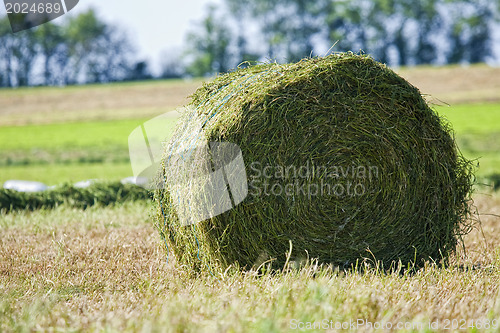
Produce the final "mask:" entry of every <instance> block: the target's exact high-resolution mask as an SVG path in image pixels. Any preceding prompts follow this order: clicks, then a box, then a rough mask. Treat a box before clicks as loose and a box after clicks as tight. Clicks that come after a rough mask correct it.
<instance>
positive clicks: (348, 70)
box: [155, 53, 473, 269]
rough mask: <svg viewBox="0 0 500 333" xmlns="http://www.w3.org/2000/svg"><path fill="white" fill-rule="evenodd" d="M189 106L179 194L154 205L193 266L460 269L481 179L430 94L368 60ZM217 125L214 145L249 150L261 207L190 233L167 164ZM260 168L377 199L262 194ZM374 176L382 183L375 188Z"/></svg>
mask: <svg viewBox="0 0 500 333" xmlns="http://www.w3.org/2000/svg"><path fill="white" fill-rule="evenodd" d="M190 107H191V110H192V111H191V112H189V111H187V112H186V113H185V114H184V116H183V118H182V120H181V121H180V122H179V124H178V127H177V131H176V133H175V134H174V136H173V138H172V140H171V141H170V142H169V144H168V145H167V147H166V149H165V152H166V154H165V157H164V164H163V169H162V177H163V178H165V179H164V180H165V181H166V184H167V185H166V188H165V189H164V190H157V191H156V193H155V198H156V202H157V203H158V205H157V206H158V214H157V225H158V227H159V229H160V232H161V234H162V236H163V237H164V239H166V243H167V245H168V248H169V251H171V252H173V254H174V255H175V257H176V259H177V261H178V262H179V263H180V264H184V265H188V266H190V267H193V268H195V269H205V268H206V267H207V266H208V267H221V268H224V267H227V266H228V265H231V264H236V265H238V266H239V267H242V268H245V269H249V268H251V267H256V266H258V265H259V264H261V263H262V262H264V261H266V260H269V259H270V260H272V262H273V265H274V267H278V268H279V267H283V265H284V264H285V262H286V261H287V253H289V252H290V251H291V256H290V258H289V260H294V261H296V262H297V261H301V260H304V259H307V258H311V259H312V258H318V260H319V261H320V262H325V263H332V264H334V265H338V266H341V267H346V266H350V265H352V264H355V262H356V261H357V260H359V259H363V258H370V259H372V260H373V259H374V258H376V261H378V262H380V263H382V264H383V265H384V267H389V266H390V265H391V264H393V263H394V262H397V261H399V260H400V261H401V262H402V263H403V265H407V264H410V263H413V264H414V265H416V266H417V267H420V266H422V265H423V263H424V262H425V261H426V260H429V259H432V260H437V261H440V260H442V259H447V258H448V257H449V256H450V255H451V254H452V253H453V252H454V251H455V249H456V246H457V243H458V240H459V239H460V236H461V235H463V234H465V233H467V232H469V231H470V228H471V225H470V222H468V217H469V213H470V211H469V201H470V194H471V188H472V178H473V176H472V170H471V168H472V167H471V163H470V162H469V161H467V160H465V159H464V158H463V157H462V155H461V154H460V152H459V151H458V150H457V147H456V144H455V141H454V138H453V135H452V131H451V128H450V127H449V125H447V124H446V123H445V122H444V121H443V120H442V119H440V118H439V116H438V115H437V114H436V112H434V111H433V110H432V109H430V108H429V107H428V106H427V104H426V102H425V101H424V99H423V98H422V96H421V94H420V92H419V91H418V89H417V88H415V87H414V86H412V85H411V84H409V83H408V82H407V81H405V80H404V79H403V78H401V77H400V76H398V75H397V74H395V73H394V72H393V71H392V70H391V69H389V68H387V67H386V66H385V65H383V64H380V63H378V62H376V61H374V60H373V59H372V58H370V57H369V56H366V55H355V54H351V53H346V54H335V55H331V56H328V57H324V58H313V59H304V60H302V61H300V62H298V63H293V64H285V65H279V64H265V65H258V66H253V67H250V68H246V69H240V70H237V71H235V72H232V73H229V74H226V75H222V76H220V77H217V78H216V79H215V80H214V81H213V82H210V83H206V84H205V85H204V86H203V87H201V88H199V89H198V90H197V91H196V92H195V94H194V95H193V96H192V102H191V103H190ZM205 120H208V121H207V122H206V123H205V124H204V125H203V127H202V130H201V133H200V134H201V136H200V138H201V140H202V142H214V141H215V142H219V141H220V142H231V143H236V144H238V145H239V147H240V148H241V151H242V155H243V158H244V161H245V166H246V171H247V175H248V181H249V183H250V184H251V185H250V188H249V192H250V193H251V194H249V195H248V197H247V198H246V199H245V200H244V201H243V202H242V203H241V204H239V205H237V206H236V207H234V208H233V209H231V210H230V211H227V212H225V213H224V214H222V215H219V216H216V217H214V218H211V219H209V220H205V221H203V222H200V223H197V224H194V225H188V226H183V225H181V224H180V222H179V219H178V217H177V214H176V206H175V203H174V202H173V199H172V194H171V193H170V192H169V180H170V179H168V178H169V177H171V175H172V173H171V172H170V173H169V172H168V170H167V165H168V161H167V160H168V158H169V152H171V151H172V150H175V149H176V145H178V143H179V142H182V141H183V140H185V139H187V138H189V136H190V135H192V129H193V128H196V126H197V125H196V124H200V123H201V124H203V123H204V121H205ZM193 124H195V125H193ZM256 162H258V163H259V164H260V165H261V166H266V165H270V166H273V170H278V169H280V168H283V170H286V168H287V167H290V166H295V167H296V168H298V167H300V166H306V165H309V166H310V169H309V172H308V173H307V176H306V177H301V178H300V177H299V178H300V179H297V176H296V175H293V174H292V173H291V172H289V174H288V175H285V176H283V177H281V176H280V175H279V174H278V175H277V176H276V175H275V176H274V177H273V178H272V179H271V180H269V179H268V180H267V181H268V182H269V181H270V184H278V185H277V186H285V185H286V184H290V183H294V182H298V184H299V185H304V186H307V185H308V184H318V183H321V182H322V181H323V184H324V183H328V184H330V185H331V186H334V185H336V184H339V183H341V184H343V186H344V189H345V188H346V186H347V183H349V182H350V183H351V184H353V186H355V185H358V184H361V185H359V186H362V187H363V188H364V194H363V195H359V196H357V195H352V194H351V195H343V196H340V195H316V196H310V195H307V194H304V193H301V192H300V191H299V192H298V193H293V194H292V195H286V194H282V195H264V194H263V193H261V194H260V195H259V194H258V193H257V189H259V188H260V189H261V190H262V186H263V185H262V184H263V183H264V181H266V179H264V176H263V175H260V176H259V174H258V173H257V172H252V170H251V168H250V166H251V165H252V163H256ZM311 166H314V167H311ZM322 167H326V169H325V168H322ZM359 167H364V168H365V173H364V175H360V174H359V173H360V172H361V171H360V169H359ZM369 167H373V168H374V169H373V170H375V169H376V170H377V173H376V174H375V172H374V171H373V172H372V174H371V176H370V175H369V174H368V173H367V172H366V170H369ZM348 168H351V169H348ZM290 170H291V169H289V171H290ZM332 170H337V171H339V170H340V171H342V170H344V171H345V170H356V172H354V173H352V174H351V173H349V174H344V175H342V174H340V175H339V174H337V176H335V175H333V176H332ZM175 171H176V172H178V173H179V174H182V173H183V170H175ZM340 171H339V172H340ZM259 182H260V183H259ZM255 184H257V186H255ZM337 193H340V191H337ZM291 245H292V246H291Z"/></svg>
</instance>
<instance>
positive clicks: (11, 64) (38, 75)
mask: <svg viewBox="0 0 500 333" xmlns="http://www.w3.org/2000/svg"><path fill="white" fill-rule="evenodd" d="M138 66H140V63H136V62H135V61H134V59H133V47H132V45H131V43H130V42H129V40H128V39H127V38H126V36H125V35H124V34H123V33H122V32H121V31H120V29H119V28H118V27H115V26H112V25H109V24H106V23H105V22H103V21H102V20H100V19H99V18H98V17H97V15H96V13H95V12H94V11H93V10H89V11H87V12H84V13H81V14H79V15H77V16H73V17H70V18H69V19H68V20H66V21H65V22H64V23H62V24H55V23H52V22H49V23H46V24H43V25H41V26H39V27H36V28H34V29H29V30H25V31H22V32H19V33H16V34H12V32H11V28H10V25H9V20H8V18H7V17H5V18H3V19H1V20H0V86H3V87H16V86H28V85H68V84H77V83H98V82H111V81H121V80H125V79H131V78H134V77H136V76H137V75H138V74H140V73H137V72H136V70H137V67H138ZM134 75H135V76H134Z"/></svg>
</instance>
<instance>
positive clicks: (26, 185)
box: [3, 179, 47, 192]
mask: <svg viewBox="0 0 500 333" xmlns="http://www.w3.org/2000/svg"><path fill="white" fill-rule="evenodd" d="M3 188H5V189H8V190H15V191H18V192H40V191H45V190H46V189H47V185H45V184H44V183H40V182H34V181H29V180H14V179H12V180H7V181H6V182H5V183H3Z"/></svg>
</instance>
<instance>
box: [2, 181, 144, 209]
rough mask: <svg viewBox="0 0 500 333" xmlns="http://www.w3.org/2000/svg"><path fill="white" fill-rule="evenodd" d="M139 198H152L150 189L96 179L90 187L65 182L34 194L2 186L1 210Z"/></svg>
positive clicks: (100, 202) (118, 201) (84, 204)
mask: <svg viewBox="0 0 500 333" xmlns="http://www.w3.org/2000/svg"><path fill="white" fill-rule="evenodd" d="M136 200H151V196H150V194H149V191H148V190H146V189H143V188H142V187H139V186H136V185H133V184H121V183H120V182H97V183H93V184H91V185H90V186H89V187H87V188H76V187H73V186H72V185H62V186H58V187H56V188H54V189H52V190H48V191H43V192H33V193H24V192H17V191H14V190H6V189H0V212H6V213H8V212H11V211H16V210H37V209H52V208H55V207H57V206H59V205H62V204H65V205H68V206H70V207H75V208H81V209H86V208H88V207H90V206H94V205H100V206H108V205H113V204H115V203H123V202H126V201H136Z"/></svg>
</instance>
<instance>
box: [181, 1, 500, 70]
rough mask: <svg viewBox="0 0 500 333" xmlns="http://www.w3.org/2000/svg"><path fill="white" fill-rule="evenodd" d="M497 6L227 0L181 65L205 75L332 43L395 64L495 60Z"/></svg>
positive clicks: (191, 42)
mask: <svg viewBox="0 0 500 333" xmlns="http://www.w3.org/2000/svg"><path fill="white" fill-rule="evenodd" d="M499 7H500V1H499V0H418V1H415V0H316V1H307V0H274V1H269V0H224V2H223V6H219V7H215V6H211V7H209V8H208V11H207V14H206V16H205V18H204V19H203V20H202V21H201V22H200V25H199V26H198V27H197V28H196V29H194V30H193V31H191V33H190V34H189V36H188V39H187V41H188V47H189V52H190V55H191V59H190V61H189V62H188V64H187V67H186V68H187V72H188V73H191V74H193V75H209V74H213V73H216V72H225V71H227V70H229V69H231V68H234V67H235V66H237V65H238V64H240V63H242V62H244V61H249V60H250V61H252V60H257V59H258V60H266V59H269V60H272V61H278V62H283V61H297V60H300V59H301V58H303V57H307V56H310V55H316V54H321V53H320V52H318V51H319V50H325V49H327V48H328V47H330V46H332V48H331V50H330V51H354V52H359V51H363V52H365V53H369V54H371V55H372V56H373V57H374V58H375V59H377V60H379V61H381V62H384V63H388V64H390V65H393V66H394V65H396V66H397V65H399V66H405V65H418V64H452V63H477V62H485V61H498V59H497V58H498V55H495V48H494V31H495V29H499V21H500V14H499ZM323 52H324V51H323Z"/></svg>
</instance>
